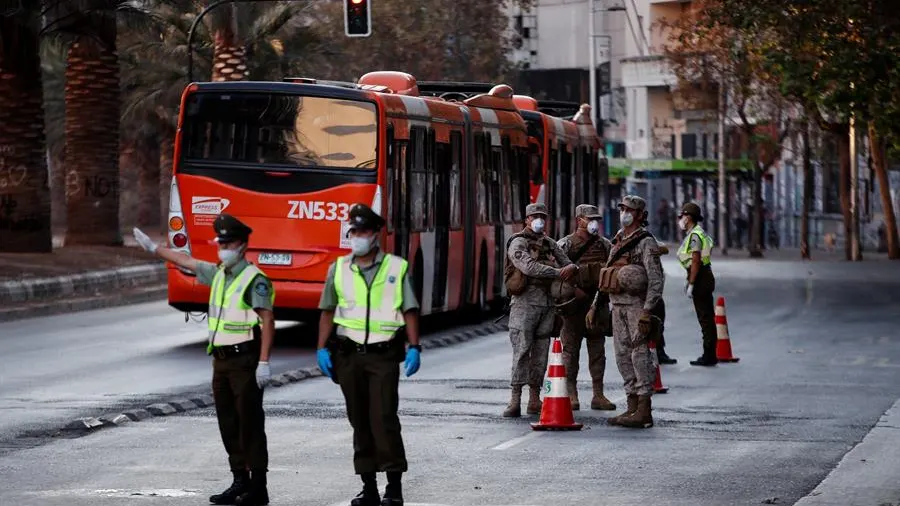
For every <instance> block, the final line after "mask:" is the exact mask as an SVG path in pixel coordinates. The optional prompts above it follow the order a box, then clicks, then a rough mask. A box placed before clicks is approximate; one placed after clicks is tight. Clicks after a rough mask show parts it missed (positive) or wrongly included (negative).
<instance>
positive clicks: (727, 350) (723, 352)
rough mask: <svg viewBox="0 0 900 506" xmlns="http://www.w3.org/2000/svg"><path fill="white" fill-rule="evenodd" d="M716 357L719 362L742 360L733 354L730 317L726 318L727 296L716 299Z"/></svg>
mask: <svg viewBox="0 0 900 506" xmlns="http://www.w3.org/2000/svg"><path fill="white" fill-rule="evenodd" d="M716 337H717V338H718V339H716V358H717V359H719V362H737V361H738V360H740V359H739V358H737V357H735V356H734V355H732V354H731V338H729V337H728V319H727V318H725V297H719V298H718V300H716Z"/></svg>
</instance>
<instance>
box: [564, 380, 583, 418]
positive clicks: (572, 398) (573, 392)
mask: <svg viewBox="0 0 900 506" xmlns="http://www.w3.org/2000/svg"><path fill="white" fill-rule="evenodd" d="M566 390H568V391H569V402H570V403H572V411H578V410H579V409H581V403H579V402H578V384H577V383H575V382H574V381H566Z"/></svg>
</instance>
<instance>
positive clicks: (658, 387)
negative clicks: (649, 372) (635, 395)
mask: <svg viewBox="0 0 900 506" xmlns="http://www.w3.org/2000/svg"><path fill="white" fill-rule="evenodd" d="M647 345H648V346H649V348H650V353H652V354H653V365H655V366H656V381H654V382H653V391H654V392H656V393H658V394H664V393H666V392H668V391H669V387H664V386H663V383H662V373H661V371H660V368H659V357H657V356H656V342H654V341H653V340H652V339H651V340H650V341H649V342H648V343H647Z"/></svg>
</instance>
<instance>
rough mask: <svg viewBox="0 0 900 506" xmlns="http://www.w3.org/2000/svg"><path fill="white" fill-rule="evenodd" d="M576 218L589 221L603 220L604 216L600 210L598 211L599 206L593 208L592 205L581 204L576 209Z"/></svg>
mask: <svg viewBox="0 0 900 506" xmlns="http://www.w3.org/2000/svg"><path fill="white" fill-rule="evenodd" d="M575 217H576V218H587V219H589V220H602V219H603V215H602V214H600V210H599V209H597V206H592V205H590V204H581V205H579V206H578V207H576V208H575Z"/></svg>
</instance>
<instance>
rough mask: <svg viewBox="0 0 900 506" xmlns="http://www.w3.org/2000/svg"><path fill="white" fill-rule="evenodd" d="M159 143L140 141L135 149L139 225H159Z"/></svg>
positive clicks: (153, 226)
mask: <svg viewBox="0 0 900 506" xmlns="http://www.w3.org/2000/svg"><path fill="white" fill-rule="evenodd" d="M159 149H160V148H159V144H157V143H142V144H141V145H139V146H138V147H137V149H136V150H135V162H136V163H137V172H138V174H137V175H138V184H137V188H138V196H139V198H138V200H137V203H138V216H137V223H138V226H140V227H152V228H154V229H155V228H157V227H159V226H160V222H159V216H160V209H159V205H160V201H161V199H160V198H159V168H160V167H159Z"/></svg>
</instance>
